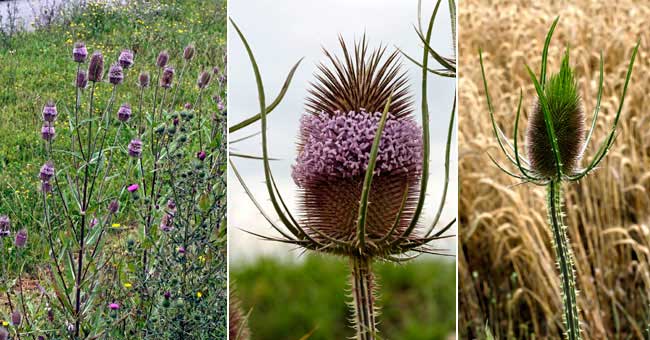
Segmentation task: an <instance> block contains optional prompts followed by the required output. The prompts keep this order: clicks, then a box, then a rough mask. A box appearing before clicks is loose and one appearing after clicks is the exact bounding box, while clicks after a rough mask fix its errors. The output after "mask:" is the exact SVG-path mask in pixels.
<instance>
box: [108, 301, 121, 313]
mask: <svg viewBox="0 0 650 340" xmlns="http://www.w3.org/2000/svg"><path fill="white" fill-rule="evenodd" d="M108 308H109V309H110V310H112V311H116V310H119V309H120V305H119V304H118V303H115V302H113V303H110V304H109V305H108Z"/></svg>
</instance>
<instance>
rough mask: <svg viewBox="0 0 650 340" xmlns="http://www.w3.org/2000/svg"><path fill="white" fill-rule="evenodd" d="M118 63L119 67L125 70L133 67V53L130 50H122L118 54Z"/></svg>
mask: <svg viewBox="0 0 650 340" xmlns="http://www.w3.org/2000/svg"><path fill="white" fill-rule="evenodd" d="M117 60H118V62H119V63H120V66H122V67H123V68H125V69H128V68H130V67H131V66H133V51H131V50H123V51H122V52H120V56H119V57H118V59H117Z"/></svg>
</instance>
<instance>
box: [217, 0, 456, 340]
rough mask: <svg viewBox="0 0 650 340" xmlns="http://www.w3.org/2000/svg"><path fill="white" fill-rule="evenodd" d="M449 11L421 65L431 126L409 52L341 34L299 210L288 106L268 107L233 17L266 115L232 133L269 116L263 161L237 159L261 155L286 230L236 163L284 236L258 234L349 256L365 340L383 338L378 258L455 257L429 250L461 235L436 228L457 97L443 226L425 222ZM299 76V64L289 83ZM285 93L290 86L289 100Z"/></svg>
mask: <svg viewBox="0 0 650 340" xmlns="http://www.w3.org/2000/svg"><path fill="white" fill-rule="evenodd" d="M451 3H453V2H451ZM439 5H440V1H438V2H437V4H436V7H435V9H434V10H433V13H432V16H431V20H430V21H429V25H428V27H427V31H426V34H424V35H422V38H423V43H424V44H425V49H424V52H423V59H422V61H421V62H419V63H418V65H420V67H421V68H422V106H421V110H422V112H421V114H422V124H423V125H422V126H419V125H418V123H417V122H416V121H415V119H414V117H413V116H414V115H413V112H414V108H413V105H412V104H413V102H412V94H411V92H410V90H409V87H408V79H407V77H406V74H405V73H404V71H403V68H402V64H401V63H400V60H399V51H394V52H392V53H387V48H386V47H380V48H378V49H376V50H374V51H372V52H371V51H370V50H369V47H368V43H367V41H366V39H365V36H364V38H363V39H362V40H361V41H358V42H356V43H355V44H354V47H353V48H349V46H348V45H347V44H346V43H345V42H344V41H343V39H342V38H341V39H340V44H341V51H342V52H341V55H340V56H335V55H334V54H333V53H331V52H329V51H327V50H325V51H324V53H325V56H326V57H327V59H328V60H329V62H330V63H329V64H321V65H320V66H319V67H318V69H319V73H318V74H317V76H316V81H314V82H312V84H311V88H310V90H309V97H308V99H307V103H306V113H305V114H304V115H303V117H302V119H301V126H300V135H299V143H298V156H297V159H296V163H295V165H294V166H293V171H292V177H293V179H294V182H295V183H296V185H297V186H298V194H299V196H298V197H299V208H300V210H299V212H298V213H297V214H296V213H292V212H291V210H290V209H289V207H288V206H287V205H286V203H285V201H284V199H283V198H282V195H281V194H280V192H279V189H278V187H277V185H276V182H275V179H274V176H273V174H272V171H271V169H270V162H269V151H268V136H267V131H266V130H267V114H268V112H270V111H271V110H273V109H274V108H275V106H276V105H277V104H278V103H279V100H278V99H276V100H275V101H274V102H273V103H272V104H271V105H270V106H269V107H267V106H266V99H265V92H264V85H263V82H262V78H261V75H260V71H259V68H258V66H257V63H256V61H255V57H254V55H253V52H252V50H251V48H250V46H249V44H248V42H247V41H246V39H245V37H244V35H243V34H242V32H241V31H240V29H239V27H237V25H236V24H235V23H234V22H232V20H231V22H232V24H233V26H234V28H235V30H236V31H237V33H238V34H239V37H240V38H241V40H242V42H243V44H244V46H245V48H246V51H247V53H248V56H249V59H250V61H251V64H252V67H253V71H254V74H255V79H256V82H257V90H258V97H259V107H260V113H259V114H258V115H255V116H252V117H251V118H249V119H246V120H245V121H243V122H241V123H239V124H236V125H234V126H233V127H231V129H230V131H231V132H233V130H234V131H236V130H238V129H240V128H241V127H244V126H248V125H250V124H252V123H254V122H255V121H257V120H258V119H259V120H260V122H261V138H262V156H261V157H255V156H246V155H238V154H235V155H233V153H231V156H236V157H237V156H242V157H247V158H260V159H261V161H262V163H263V170H264V176H265V183H266V189H267V193H268V195H269V198H270V200H271V203H272V205H273V209H274V211H275V213H276V214H277V216H278V217H279V219H280V221H281V222H282V225H283V226H280V225H278V224H276V223H275V222H274V221H273V219H272V218H271V217H270V215H269V214H268V213H266V212H265V211H264V210H263V209H262V208H261V206H260V204H259V203H258V201H257V200H256V199H255V197H254V196H253V195H252V194H251V192H250V190H249V188H248V186H247V185H246V183H245V181H244V180H243V179H242V177H241V175H240V174H239V172H238V171H237V168H236V167H235V164H234V162H233V161H232V160H231V165H232V169H233V171H234V173H235V176H236V177H237V179H238V180H239V181H240V183H241V185H242V186H243V188H244V190H245V191H246V193H247V194H248V196H249V198H250V199H251V200H252V201H253V203H254V204H255V205H256V207H257V208H258V209H259V210H260V212H261V213H262V215H263V216H264V217H265V218H266V220H267V221H268V222H269V224H271V226H272V227H273V228H274V229H275V230H276V231H277V232H278V233H279V234H280V235H281V237H268V236H262V235H257V234H255V235H257V236H259V237H262V238H264V239H267V240H274V241H278V242H283V243H288V244H293V245H296V246H299V247H301V248H303V249H306V250H310V251H315V252H320V253H326V254H332V255H337V256H343V257H345V258H347V259H348V261H349V263H350V273H351V274H350V286H351V302H350V306H351V309H352V315H353V319H352V321H353V322H352V323H353V325H352V326H353V328H354V330H355V333H356V335H355V339H358V340H375V339H379V335H378V329H377V323H378V322H377V320H378V314H379V306H378V305H377V303H376V291H375V290H376V286H377V283H376V279H375V277H374V274H373V270H372V264H373V262H374V261H376V260H383V261H393V262H402V261H408V260H410V259H412V258H414V257H417V256H418V255H419V254H418V253H431V254H441V255H445V253H444V252H442V251H441V250H440V249H436V248H434V247H432V246H431V245H429V244H430V243H431V242H432V241H434V240H439V239H442V238H447V237H451V236H447V235H444V236H443V234H444V233H445V232H446V231H447V230H448V229H449V228H451V226H452V225H453V224H454V223H455V219H453V220H452V221H451V222H450V223H448V224H447V225H445V226H442V227H441V228H439V229H437V228H436V227H437V226H438V222H439V219H440V216H441V211H442V209H443V208H444V204H445V199H446V187H447V183H448V176H449V172H448V166H449V154H450V145H451V133H452V130H453V125H454V117H455V101H454V106H453V108H452V113H451V117H450V121H449V131H448V136H447V149H446V153H445V161H446V163H445V164H446V169H445V170H446V171H445V174H446V175H445V189H444V190H443V196H442V199H441V202H440V205H439V207H438V210H437V211H436V214H435V216H436V217H435V218H434V221H433V223H432V224H431V225H430V226H423V225H422V224H423V223H422V221H421V217H422V213H423V210H424V200H425V196H426V193H427V185H428V179H429V157H430V141H429V108H428V102H427V77H428V74H429V73H431V72H430V69H429V68H428V62H429V58H430V57H431V51H432V49H431V48H430V47H429V41H430V39H431V35H432V30H433V24H434V19H435V16H436V13H437V11H438V8H439ZM296 66H297V65H296ZM447 66H449V69H447V67H446V66H445V70H446V71H444V72H445V74H448V75H447V76H449V75H451V72H452V71H453V72H455V70H453V69H455V66H452V65H451V62H448V63H447ZM294 70H295V67H294V69H293V70H292V71H291V72H290V74H289V76H288V77H287V79H288V81H290V79H291V76H292V73H293V71H294ZM441 72H442V71H441ZM454 74H455V73H454ZM285 85H287V83H286V82H285ZM285 90H286V89H285V88H284V87H283V90H282V91H281V92H280V95H279V96H278V98H279V99H281V97H282V96H283V92H284V91H285ZM245 138H250V136H249V137H245Z"/></svg>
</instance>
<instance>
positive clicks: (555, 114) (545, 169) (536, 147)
mask: <svg viewBox="0 0 650 340" xmlns="http://www.w3.org/2000/svg"><path fill="white" fill-rule="evenodd" d="M544 96H545V97H546V102H547V104H548V110H549V111H550V112H549V113H550V119H551V123H552V126H553V130H554V132H555V137H556V140H557V146H558V152H559V156H560V161H561V171H562V174H567V175H572V174H573V173H574V171H575V170H576V168H577V167H578V163H579V161H580V156H581V155H580V150H581V148H582V145H583V143H584V139H585V117H584V112H583V109H582V103H581V99H580V95H579V94H578V83H577V81H576V79H575V78H574V75H573V70H572V69H571V67H570V66H569V51H568V49H567V52H566V54H565V56H564V58H563V59H562V65H561V67H560V71H559V72H558V73H557V74H554V75H551V76H550V77H549V80H548V82H547V83H546V86H545V87H544ZM526 132H527V133H526V134H527V140H526V142H527V151H528V156H529V159H530V165H531V168H532V170H533V171H535V172H537V173H538V174H539V175H541V176H542V177H546V178H555V177H557V175H558V174H557V164H556V159H555V155H554V154H553V148H552V146H551V142H550V138H549V136H548V131H547V127H546V119H545V117H544V112H543V110H542V107H541V105H540V101H539V98H537V100H536V102H535V105H534V107H533V110H532V112H531V115H530V118H529V120H528V128H527V131H526Z"/></svg>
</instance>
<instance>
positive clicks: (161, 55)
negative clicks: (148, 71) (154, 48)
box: [156, 51, 169, 68]
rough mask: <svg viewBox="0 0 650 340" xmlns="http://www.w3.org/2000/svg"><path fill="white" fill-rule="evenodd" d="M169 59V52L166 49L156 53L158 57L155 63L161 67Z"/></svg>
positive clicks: (165, 64)
mask: <svg viewBox="0 0 650 340" xmlns="http://www.w3.org/2000/svg"><path fill="white" fill-rule="evenodd" d="M168 61H169V53H167V51H162V52H160V53H159V54H158V58H157V59H156V65H158V67H160V68H163V67H165V66H167V62H168Z"/></svg>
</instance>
